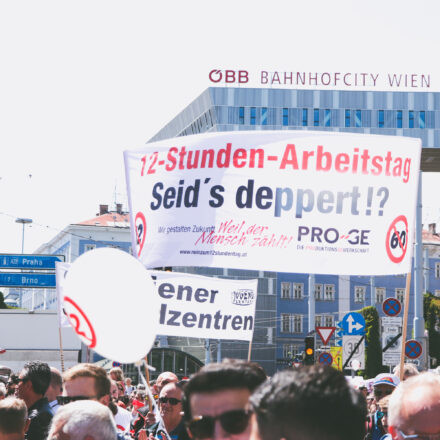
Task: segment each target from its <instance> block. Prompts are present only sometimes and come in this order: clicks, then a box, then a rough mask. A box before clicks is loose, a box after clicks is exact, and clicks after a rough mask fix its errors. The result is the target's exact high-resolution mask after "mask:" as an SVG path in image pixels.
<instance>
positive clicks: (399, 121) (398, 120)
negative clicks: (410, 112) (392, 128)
mask: <svg viewBox="0 0 440 440" xmlns="http://www.w3.org/2000/svg"><path fill="white" fill-rule="evenodd" d="M402 118H403V116H402V110H397V113H396V126H397V128H402Z"/></svg>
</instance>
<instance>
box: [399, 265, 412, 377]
mask: <svg viewBox="0 0 440 440" xmlns="http://www.w3.org/2000/svg"><path fill="white" fill-rule="evenodd" d="M410 289H411V272H409V273H408V274H407V275H406V288H405V301H404V303H403V327H402V349H401V352H400V380H403V367H404V364H405V343H406V332H407V327H408V311H409V292H410Z"/></svg>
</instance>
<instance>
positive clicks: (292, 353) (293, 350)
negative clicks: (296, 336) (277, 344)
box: [283, 344, 300, 359]
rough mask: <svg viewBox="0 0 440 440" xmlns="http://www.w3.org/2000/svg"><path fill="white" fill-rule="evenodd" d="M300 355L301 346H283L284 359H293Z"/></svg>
mask: <svg viewBox="0 0 440 440" xmlns="http://www.w3.org/2000/svg"><path fill="white" fill-rule="evenodd" d="M299 353H300V348H299V345H296V344H283V358H289V359H292V358H294V357H296V356H297V355H298V354H299Z"/></svg>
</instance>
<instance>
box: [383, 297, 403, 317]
mask: <svg viewBox="0 0 440 440" xmlns="http://www.w3.org/2000/svg"><path fill="white" fill-rule="evenodd" d="M382 310H383V312H384V313H385V315H387V316H397V315H398V314H399V313H400V312H401V310H402V304H400V301H399V300H398V299H397V298H387V299H386V300H385V301H384V302H383V303H382Z"/></svg>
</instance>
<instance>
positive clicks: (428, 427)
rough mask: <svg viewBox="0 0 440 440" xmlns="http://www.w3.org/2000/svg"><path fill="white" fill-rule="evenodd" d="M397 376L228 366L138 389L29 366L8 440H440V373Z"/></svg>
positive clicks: (83, 367) (9, 410)
mask: <svg viewBox="0 0 440 440" xmlns="http://www.w3.org/2000/svg"><path fill="white" fill-rule="evenodd" d="M395 373H397V374H391V373H381V374H379V375H378V376H377V377H375V378H374V379H372V380H369V381H364V380H362V379H361V378H357V379H359V380H352V379H351V378H347V377H346V376H344V375H343V374H342V373H341V372H339V371H337V370H336V369H334V368H332V367H328V366H323V365H314V366H307V367H300V368H295V369H288V370H284V371H281V372H278V373H276V374H275V375H274V376H273V377H267V376H266V373H265V371H264V370H263V368H261V366H260V365H258V364H256V363H253V362H247V361H242V360H233V359H226V360H224V361H223V362H222V363H212V364H208V365H206V366H204V367H202V368H201V369H200V370H199V371H198V372H197V373H195V374H194V375H192V376H191V377H190V378H187V379H181V380H179V378H178V377H177V376H176V375H175V374H174V373H172V372H163V373H161V374H160V375H159V376H158V377H157V379H156V381H155V382H154V383H150V384H148V385H145V384H143V383H140V384H138V385H137V386H135V385H134V384H132V382H131V380H130V378H128V377H127V378H124V375H123V372H122V370H121V369H120V368H113V369H112V370H110V371H109V372H108V373H107V372H106V371H105V370H104V369H103V368H101V367H99V366H97V365H94V364H78V365H76V366H74V367H72V368H70V369H68V370H67V371H65V372H64V374H61V373H60V372H59V371H58V370H57V369H56V368H53V367H49V365H48V364H46V363H44V362H28V363H26V364H25V365H24V367H23V369H22V370H21V371H20V372H19V373H18V374H16V375H14V374H11V375H10V377H9V379H8V381H7V384H6V385H3V384H1V383H0V440H6V439H7V440H23V439H27V440H46V439H48V440H116V439H120V440H122V439H127V440H128V439H135V440H168V439H177V440H189V439H194V440H199V439H200V440H202V439H203V440H204V439H214V438H215V439H220V438H222V439H227V438H229V439H231V440H249V439H250V440H282V439H285V440H364V439H368V440H386V439H388V440H391V439H393V440H405V439H420V440H440V375H439V374H436V373H434V372H423V373H419V372H418V371H417V369H415V368H414V367H413V366H411V365H405V371H404V374H403V375H402V377H403V379H402V381H401V382H400V380H399V371H395ZM147 387H148V388H147Z"/></svg>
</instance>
